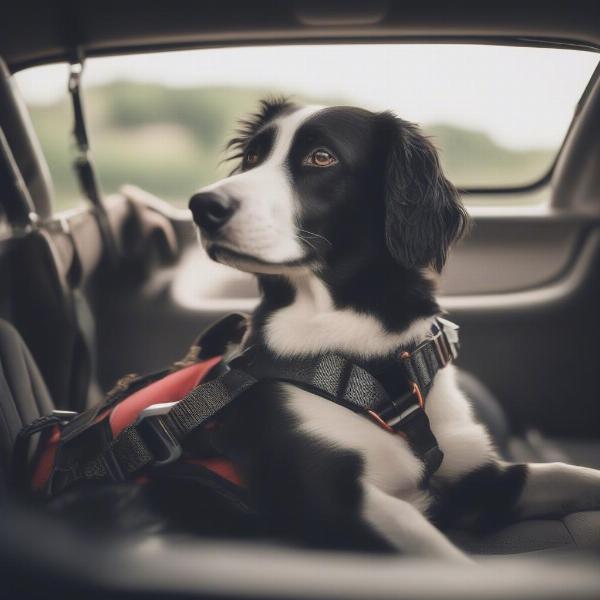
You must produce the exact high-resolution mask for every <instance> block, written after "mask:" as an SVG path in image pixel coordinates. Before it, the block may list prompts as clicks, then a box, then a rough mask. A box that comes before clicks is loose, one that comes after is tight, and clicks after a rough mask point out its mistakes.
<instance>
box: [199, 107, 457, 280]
mask: <svg viewBox="0 0 600 600" xmlns="http://www.w3.org/2000/svg"><path fill="white" fill-rule="evenodd" d="M229 146H230V148H232V149H234V150H235V151H236V155H235V157H234V158H236V159H237V160H238V161H239V164H238V166H237V167H236V168H235V169H234V171H233V172H232V174H231V175H230V176H229V177H228V178H226V179H223V180H222V181H219V182H217V183H215V184H213V185H210V186H208V187H205V188H203V189H201V190H200V191H199V192H198V193H196V194H195V195H194V196H193V197H192V198H191V200H190V209H191V210H192V213H193V216H194V221H195V222H196V224H197V225H198V227H199V228H200V231H201V237H202V242H203V244H204V246H205V248H206V250H207V251H208V253H209V255H210V256H211V257H212V258H213V259H215V260H217V261H219V262H222V263H225V264H229V265H231V266H234V267H236V268H238V269H242V270H245V271H250V272H253V273H286V272H289V271H290V270H298V269H311V270H313V271H316V272H317V271H319V270H323V269H326V268H327V267H332V266H335V264H336V261H338V260H341V258H342V257H345V258H346V260H347V258H348V257H355V258H356V259H357V260H358V259H360V260H368V259H369V258H370V257H374V256H381V252H385V253H386V254H387V255H388V256H391V257H392V258H393V260H394V261H396V262H397V263H399V264H401V265H403V266H404V267H406V268H417V269H421V268H424V267H432V268H434V269H435V270H437V271H440V270H441V268H442V266H443V265H444V262H445V259H446V254H447V252H448V248H449V247H450V245H451V244H452V242H454V241H455V240H456V239H457V238H458V237H459V236H460V235H461V233H462V232H463V230H464V229H465V226H466V224H467V215H466V212H465V210H464V208H463V207H462V205H461V203H460V199H459V197H458V194H457V192H456V190H455V188H454V186H453V185H452V184H451V183H450V182H449V181H448V180H447V179H446V178H445V177H444V174H443V172H442V169H441V167H440V163H439V160H438V156H437V153H436V151H435V149H434V147H433V145H432V144H431V143H430V142H429V141H428V140H427V139H426V138H425V137H424V136H423V134H422V133H421V132H420V130H419V128H418V127H417V126H415V125H413V124H411V123H408V122H406V121H403V120H402V119H400V118H398V117H395V116H394V115H392V114H391V113H373V112H369V111H367V110H362V109H359V108H352V107H330V108H323V107H312V106H309V107H300V106H297V105H295V104H292V103H290V102H287V101H285V100H278V101H264V102H263V103H262V104H261V109H260V111H259V112H258V113H256V114H255V115H252V116H251V117H250V118H249V119H248V120H245V121H243V122H242V126H241V129H240V131H239V136H238V137H235V138H234V139H233V140H231V142H230V143H229Z"/></svg>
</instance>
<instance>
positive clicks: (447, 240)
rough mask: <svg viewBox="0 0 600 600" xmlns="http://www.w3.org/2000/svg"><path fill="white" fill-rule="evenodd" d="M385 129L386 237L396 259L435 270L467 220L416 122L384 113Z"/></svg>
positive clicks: (433, 149) (431, 147)
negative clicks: (386, 139)
mask: <svg viewBox="0 0 600 600" xmlns="http://www.w3.org/2000/svg"><path fill="white" fill-rule="evenodd" d="M382 116H383V118H384V119H385V120H386V121H387V124H388V126H387V128H386V129H387V131H388V133H389V141H388V144H389V151H388V156H387V164H386V174H385V177H384V181H385V211H386V227H385V236H386V243H387V246H388V248H389V250H390V253H391V254H392V256H394V258H396V260H398V262H400V263H402V264H404V265H406V266H408V267H416V268H423V267H427V266H433V267H434V268H435V269H436V271H438V272H440V271H441V270H442V267H443V266H444V264H445V262H446V256H447V254H448V249H449V248H450V246H451V245H452V244H453V243H454V242H455V241H456V240H457V239H458V238H460V237H461V236H462V235H463V233H464V232H465V229H466V227H467V224H468V216H467V213H466V211H465V209H464V207H463V205H462V203H461V202H460V199H459V196H458V192H457V191H456V188H455V187H454V186H453V185H452V183H450V182H449V181H448V180H447V179H446V177H445V176H444V173H443V171H442V168H441V165H440V161H439V158H438V154H437V152H436V150H435V148H434V146H433V144H432V143H431V142H430V141H429V140H428V139H427V138H426V137H425V136H424V135H423V133H422V132H421V131H420V130H419V128H418V127H417V126H416V125H414V124H413V123H409V122H407V121H404V120H402V119H399V118H398V117H395V116H394V115H392V114H390V113H384V115H382Z"/></svg>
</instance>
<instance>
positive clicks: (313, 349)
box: [266, 274, 432, 358]
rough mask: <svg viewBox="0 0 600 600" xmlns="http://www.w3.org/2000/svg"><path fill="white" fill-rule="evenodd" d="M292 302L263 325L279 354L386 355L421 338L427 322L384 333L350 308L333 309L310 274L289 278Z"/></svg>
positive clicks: (324, 290) (375, 322)
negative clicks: (292, 295) (339, 352)
mask: <svg viewBox="0 0 600 600" xmlns="http://www.w3.org/2000/svg"><path fill="white" fill-rule="evenodd" d="M290 280H291V281H292V283H293V284H294V286H295V288H296V298H295V301H294V302H293V303H292V304H291V305H290V306H287V307H285V308H283V309H281V310H279V311H277V312H275V313H274V314H273V315H272V316H271V317H270V319H269V321H268V323H267V325H266V336H267V340H268V343H269V347H270V348H271V349H272V350H274V351H276V352H278V353H279V354H281V355H284V356H285V355H287V356H289V355H294V354H296V355H301V354H307V353H310V354H314V353H319V352H326V351H341V352H349V353H352V354H355V355H357V356H362V357H365V358H368V357H370V356H377V355H382V354H386V353H388V352H390V351H392V350H394V349H395V348H398V347H399V346H401V345H403V344H408V343H410V342H412V341H414V340H417V339H422V338H424V337H425V335H426V334H427V333H428V332H429V330H430V329H431V323H432V320H431V319H421V320H419V321H416V322H415V323H413V324H412V325H411V326H410V327H409V328H408V329H407V330H406V331H404V332H402V333H399V334H388V333H386V332H385V330H384V328H383V326H382V325H381V323H380V322H379V321H378V320H377V319H375V318H374V317H372V316H370V315H366V314H360V313H358V312H356V311H354V310H351V309H336V308H335V307H334V305H333V301H332V299H331V296H330V294H329V292H328V290H327V288H326V287H325V285H324V284H323V282H321V281H320V280H319V279H317V278H316V277H315V276H314V275H312V274H300V275H297V276H292V277H290Z"/></svg>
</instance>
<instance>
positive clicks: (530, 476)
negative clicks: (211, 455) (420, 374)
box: [189, 99, 600, 561]
mask: <svg viewBox="0 0 600 600" xmlns="http://www.w3.org/2000/svg"><path fill="white" fill-rule="evenodd" d="M237 133H238V134H237V135H236V136H235V137H234V138H233V139H232V140H231V141H230V142H229V145H228V147H229V148H230V149H232V151H233V152H234V155H233V158H234V160H236V161H237V163H236V167H235V168H234V170H233V171H232V173H231V174H230V176H229V177H227V178H225V179H223V180H221V181H218V182H217V183H214V184H212V185H209V186H208V187H204V188H202V189H201V190H199V191H198V192H197V193H196V194H194V195H193V197H192V198H191V200H190V204H189V206H190V209H191V211H192V214H193V219H194V222H195V223H196V225H197V228H198V230H199V233H200V238H201V242H202V245H203V246H204V248H205V250H206V252H207V253H208V255H209V256H210V257H211V258H212V259H213V260H215V261H218V262H219V263H222V264H224V265H229V266H231V267H234V268H236V269H239V270H242V271H246V272H249V273H252V274H254V275H256V276H257V278H258V282H259V286H260V290H261V300H260V303H259V305H258V307H257V308H256V310H255V311H254V313H253V314H252V317H251V325H250V331H249V333H248V335H247V337H246V339H245V341H244V344H245V346H247V347H250V346H252V347H262V348H265V349H266V351H268V352H270V353H272V354H273V356H279V357H288V358H289V357H297V356H313V355H319V354H323V353H327V352H335V353H337V354H341V355H343V356H345V357H349V358H351V359H357V360H360V361H361V364H362V365H365V366H366V368H367V369H368V367H369V365H371V364H375V363H376V364H378V365H381V364H382V363H386V362H389V363H390V365H393V364H396V363H395V362H394V361H397V358H396V354H395V352H396V351H397V349H398V348H401V347H403V346H406V345H409V344H411V343H415V342H418V341H419V340H422V339H425V338H426V337H427V336H428V335H429V332H430V331H431V327H432V324H433V323H434V321H435V318H436V317H437V316H438V315H439V314H440V312H441V310H440V307H439V305H438V302H437V300H436V296H435V277H436V274H438V273H439V272H440V271H441V270H442V267H443V266H444V263H445V261H446V256H447V254H448V251H449V249H450V247H451V246H452V244H453V243H454V242H456V241H457V240H458V239H459V238H460V237H461V235H462V234H463V233H464V232H465V231H466V229H467V227H468V214H467V212H466V210H465V209H464V207H463V206H462V204H461V201H460V197H459V194H458V193H457V190H456V189H455V187H454V186H453V185H452V184H451V183H450V182H449V181H448V179H447V178H446V177H445V176H444V173H443V171H442V168H441V166H440V162H439V158H438V155H437V153H436V150H435V148H434V146H433V145H432V143H431V142H430V141H429V140H428V139H427V138H426V137H425V136H424V135H423V133H422V132H421V131H420V129H419V128H418V127H417V126H416V125H414V124H412V123H409V122H407V121H405V120H402V119H401V118H399V117H397V116H395V115H394V114H392V113H390V112H383V113H374V112H370V111H368V110H363V109H360V108H354V107H345V106H334V107H319V106H299V105H296V104H294V103H293V102H291V101H289V100H286V99H272V100H265V101H263V102H262V103H261V106H260V108H259V110H258V112H256V113H255V114H253V115H251V116H250V117H248V118H247V119H245V120H243V121H242V122H241V125H240V128H239V130H238V132H237ZM425 410H426V413H427V416H428V418H429V421H430V426H431V430H432V432H433V433H434V435H435V437H436V438H437V441H438V444H439V447H440V448H441V450H442V451H443V453H444V458H443V461H442V463H441V466H440V467H439V469H438V470H437V471H436V472H435V474H434V475H433V476H432V477H431V479H430V480H429V481H428V482H427V484H426V485H425V486H424V485H423V483H422V482H423V471H424V465H423V462H422V461H421V460H419V458H418V457H417V456H416V455H415V454H414V453H413V452H412V451H411V449H410V447H409V445H408V444H407V441H406V440H405V439H403V438H402V437H401V436H399V435H393V434H391V433H389V432H387V431H385V430H383V429H382V428H381V427H379V426H378V425H377V424H376V423H374V422H373V421H371V420H369V419H367V418H365V417H364V416H362V415H359V414H356V413H354V412H352V411H350V410H348V409H347V408H344V407H342V406H339V405H338V404H335V403H334V402H331V401H329V400H327V399H325V398H322V397H320V396H318V395H315V394H313V393H311V392H309V391H306V390H304V389H301V388H299V387H297V386H294V385H292V384H289V383H281V382H264V383H259V384H258V385H257V386H255V387H254V388H253V389H252V390H251V391H250V392H248V393H246V394H245V395H244V397H243V398H242V399H241V400H240V401H239V402H238V403H237V404H236V406H235V409H234V410H231V411H230V412H229V413H228V416H227V417H226V418H225V424H224V426H223V427H222V432H221V433H220V436H221V442H220V445H221V447H222V449H223V452H224V454H226V455H227V456H229V457H230V458H231V459H232V460H233V461H234V462H235V463H236V464H237V465H239V467H240V470H241V472H242V473H243V476H244V479H245V481H246V483H247V485H248V488H249V489H250V490H251V493H252V495H253V497H254V498H255V500H256V503H257V505H258V506H259V509H260V511H261V512H262V513H263V514H264V515H265V518H266V519H267V520H268V522H269V525H270V527H272V529H273V531H275V532H276V533H277V534H280V535H284V536H288V537H290V538H294V539H298V540H303V541H306V542H309V543H315V544H318V545H324V546H335V547H355V548H359V549H368V548H387V549H392V550H397V551H401V552H403V553H406V554H407V555H414V556H426V557H436V558H444V559H451V560H457V561H468V560H470V559H468V558H467V556H466V555H465V554H464V553H463V552H462V551H461V550H460V549H459V548H457V547H456V546H455V545H454V544H453V543H452V542H451V541H450V540H449V539H448V538H447V537H446V535H444V533H442V530H441V529H440V528H441V527H442V526H444V525H448V524H456V523H463V522H479V523H484V522H494V523H499V522H502V521H503V520H504V519H511V518H528V517H536V516H544V515H549V514H557V513H559V514H564V513H566V512H571V511H577V510H586V509H592V508H597V507H599V506H600V472H599V471H595V470H592V469H588V468H583V467H576V466H569V465H565V464H562V463H556V464H509V463H506V462H503V461H502V460H501V459H500V458H499V455H498V453H497V452H496V450H495V449H494V446H493V443H492V441H491V439H490V436H489V435H488V432H487V431H486V429H485V427H484V426H483V425H482V424H480V423H478V422H477V421H476V420H475V419H474V417H473V414H472V411H471V407H470V405H469V402H468V400H467V398H466V397H465V396H464V395H463V393H462V392H461V390H460V389H459V388H458V386H457V383H456V380H455V368H454V367H453V366H452V365H448V366H446V367H445V368H443V369H441V370H440V371H439V372H438V373H437V375H436V377H435V380H434V383H433V386H432V388H431V390H430V393H429V395H428V398H427V404H426V409H425Z"/></svg>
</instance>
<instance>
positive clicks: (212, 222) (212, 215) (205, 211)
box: [189, 192, 237, 234]
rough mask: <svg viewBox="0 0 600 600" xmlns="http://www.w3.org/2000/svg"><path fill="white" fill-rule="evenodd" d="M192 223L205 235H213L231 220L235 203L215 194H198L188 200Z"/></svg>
mask: <svg viewBox="0 0 600 600" xmlns="http://www.w3.org/2000/svg"><path fill="white" fill-rule="evenodd" d="M189 207H190V210H191V211H192V215H193V217H194V222H195V223H196V224H197V225H198V226H199V227H200V228H201V229H202V230H203V231H205V232H206V233H210V234H214V233H217V231H219V229H221V227H223V225H225V223H227V221H229V219H231V217H232V215H233V213H234V212H235V209H236V207H237V202H236V201H235V200H234V199H233V198H228V197H227V196H222V195H221V194H218V193H216V192H199V193H198V194H194V195H193V196H192V197H191V198H190V204H189Z"/></svg>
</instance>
